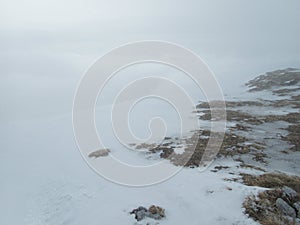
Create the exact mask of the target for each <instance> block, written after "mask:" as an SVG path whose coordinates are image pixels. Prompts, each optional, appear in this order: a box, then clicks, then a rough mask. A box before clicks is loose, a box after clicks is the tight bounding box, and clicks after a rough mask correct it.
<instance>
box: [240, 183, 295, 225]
mask: <svg viewBox="0 0 300 225" xmlns="http://www.w3.org/2000/svg"><path fill="white" fill-rule="evenodd" d="M281 195H282V191H281V190H280V189H275V190H268V191H264V192H261V193H259V194H258V196H254V195H251V196H249V197H247V198H246V200H245V201H244V203H243V207H244V208H245V212H246V214H248V215H249V217H251V218H252V219H254V220H255V221H257V222H259V223H260V224H262V225H282V224H285V225H295V222H294V221H289V220H288V219H287V218H286V217H284V216H283V215H282V214H281V213H280V212H279V211H278V209H277V208H276V203H275V202H276V199H277V198H280V197H281Z"/></svg>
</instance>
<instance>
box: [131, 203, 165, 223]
mask: <svg viewBox="0 0 300 225" xmlns="http://www.w3.org/2000/svg"><path fill="white" fill-rule="evenodd" d="M130 214H134V215H135V219H136V220H137V221H141V220H143V219H145V218H146V217H148V218H152V219H155V220H160V219H162V218H163V217H165V209H163V208H161V207H159V206H155V205H152V206H150V207H149V209H146V208H145V207H143V206H140V207H138V208H136V209H134V210H132V211H131V212H130Z"/></svg>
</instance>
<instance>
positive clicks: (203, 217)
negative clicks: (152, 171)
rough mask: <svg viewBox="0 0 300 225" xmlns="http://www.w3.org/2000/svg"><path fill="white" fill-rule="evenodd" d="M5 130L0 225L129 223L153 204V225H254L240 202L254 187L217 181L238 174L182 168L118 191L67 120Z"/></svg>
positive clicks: (19, 124) (9, 126)
mask: <svg viewBox="0 0 300 225" xmlns="http://www.w3.org/2000/svg"><path fill="white" fill-rule="evenodd" d="M6 127H7V132H8V134H11V135H8V136H7V137H8V139H5V140H3V139H2V140H1V142H2V144H4V145H5V146H7V148H6V149H5V151H1V165H0V166H1V170H0V175H1V178H2V180H3V181H4V182H3V183H2V185H1V188H0V189H1V191H0V195H1V200H2V201H1V203H0V211H1V215H2V216H1V217H0V224H3V225H10V224H26V225H48V224H49V225H53V224H57V225H60V224H66V225H67V224H72V225H77V224H78V225H81V224H85V223H86V222H87V221H88V223H89V224H90V225H94V224H95V225H98V224H123V225H132V224H134V223H135V220H134V218H133V217H132V216H131V215H129V211H130V210H132V209H133V208H135V207H138V206H140V205H143V206H146V207H148V206H150V205H152V204H156V205H160V206H162V207H164V208H165V209H166V219H164V220H162V221H159V224H165V225H168V224H172V225H181V224H187V225H189V224H199V223H201V224H204V225H205V224H207V225H208V224H255V223H254V222H253V221H252V220H251V219H248V218H247V216H246V215H244V213H243V210H242V208H241V206H242V205H241V204H242V202H243V199H244V198H245V196H246V195H248V194H249V193H252V192H255V190H256V189H255V188H249V187H246V186H244V185H242V184H240V183H236V182H229V181H225V180H223V179H224V178H231V177H236V176H238V174H237V175H229V174H228V171H226V172H223V171H219V172H218V173H213V172H211V171H210V170H206V171H205V172H200V171H198V170H197V169H183V170H182V171H181V172H180V173H178V174H177V175H176V176H174V177H172V178H171V179H169V180H167V181H166V182H163V183H160V184H157V185H153V186H149V187H144V188H133V187H125V186H121V185H117V184H114V183H111V182H109V181H107V180H105V179H103V178H101V177H99V176H98V175H96V174H95V173H94V172H92V170H90V169H89V168H88V166H87V165H86V163H85V162H84V160H83V159H82V158H81V155H80V153H79V151H78V150H77V147H76V146H75V142H74V138H73V134H72V124H71V117H70V115H65V116H61V117H58V118H49V119H48V120H45V119H42V120H31V121H23V122H20V121H19V122H15V123H7V124H6ZM16 131H17V132H16ZM14 140H18V141H17V142H16V141H14ZM45 143H46V144H45ZM22 146H26V148H24V149H23V150H22V151H19V149H20V148H22ZM29 146H30V148H29ZM24 162H26V163H24ZM218 163H221V164H222V165H227V166H230V168H231V169H229V171H232V172H233V173H234V172H235V169H236V166H237V165H238V163H237V162H233V161H231V160H227V161H226V160H225V161H224V160H222V161H221V162H219V161H216V162H215V163H214V164H213V165H212V168H213V166H215V165H217V164H218ZM227 187H230V188H232V191H230V190H228V189H227ZM155 222H157V221H155Z"/></svg>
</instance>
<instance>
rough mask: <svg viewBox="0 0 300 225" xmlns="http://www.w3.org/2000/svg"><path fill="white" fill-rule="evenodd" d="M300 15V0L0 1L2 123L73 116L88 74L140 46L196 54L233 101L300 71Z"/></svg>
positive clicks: (0, 97)
mask: <svg viewBox="0 0 300 225" xmlns="http://www.w3.org/2000/svg"><path fill="white" fill-rule="evenodd" d="M299 12H300V2H299V1H298V0H290V1H273V0H266V1H260V0H254V1H241V0H229V1H211V0H210V1H208V0H205V1H203V0H193V1H177V0H175V1H158V0H154V1H148V2H146V1H137V0H135V1H116V0H114V1H96V0H88V1H83V0H80V1H79V0H72V1H71V0H67V1H57V0H54V1H53V0H51V1H50V0H45V1H38V0H29V1H20V0H0V32H1V35H0V58H1V60H0V74H1V75H0V77H1V78H0V79H1V82H0V88H1V89H0V90H1V94H0V100H1V105H2V107H1V118H0V120H1V121H18V120H28V119H34V118H43V117H47V116H53V115H61V114H70V113H71V108H72V101H73V96H74V93H75V91H76V87H77V85H78V82H79V81H80V78H81V77H82V76H83V74H84V72H85V71H86V70H87V69H88V68H89V66H90V65H92V64H93V62H95V60H96V59H98V58H99V57H100V56H101V55H103V54H105V53H106V52H108V51H110V50H111V49H112V48H115V47H117V46H119V45H123V44H125V43H128V42H133V41H140V40H163V41H168V42H174V43H177V44H180V45H182V46H185V47H187V48H189V49H191V50H192V51H194V52H195V53H197V54H198V55H199V56H200V57H202V59H203V60H204V61H205V62H206V63H207V64H208V65H209V67H210V68H211V69H212V71H213V72H214V73H215V75H216V77H217V78H218V81H219V83H220V85H221V87H222V88H223V91H224V93H225V94H227V95H228V96H230V95H231V94H232V90H234V89H235V88H237V87H240V86H241V85H242V84H243V83H244V82H245V81H247V80H248V79H250V78H252V77H254V76H256V75H259V74H260V73H264V72H266V71H270V70H274V69H278V68H286V67H300V61H299V59H300V45H299V40H300V31H299V22H300V14H299Z"/></svg>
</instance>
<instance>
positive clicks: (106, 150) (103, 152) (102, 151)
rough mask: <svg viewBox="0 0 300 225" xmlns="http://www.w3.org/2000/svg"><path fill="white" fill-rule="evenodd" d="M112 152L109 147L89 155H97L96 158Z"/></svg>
mask: <svg viewBox="0 0 300 225" xmlns="http://www.w3.org/2000/svg"><path fill="white" fill-rule="evenodd" d="M109 153H110V150H109V149H106V148H105V149H100V150H97V151H94V152H92V153H90V154H89V157H90V158H92V157H95V158H98V157H104V156H108V154H109Z"/></svg>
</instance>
